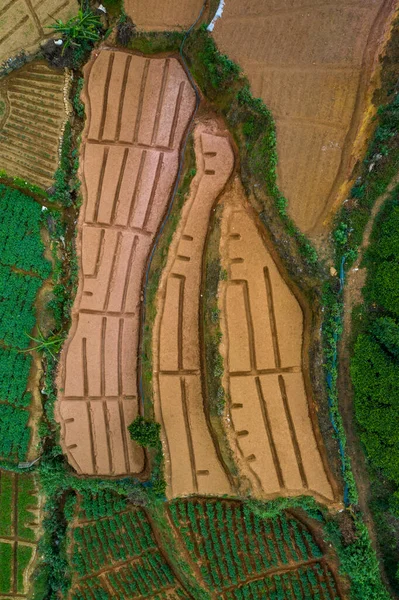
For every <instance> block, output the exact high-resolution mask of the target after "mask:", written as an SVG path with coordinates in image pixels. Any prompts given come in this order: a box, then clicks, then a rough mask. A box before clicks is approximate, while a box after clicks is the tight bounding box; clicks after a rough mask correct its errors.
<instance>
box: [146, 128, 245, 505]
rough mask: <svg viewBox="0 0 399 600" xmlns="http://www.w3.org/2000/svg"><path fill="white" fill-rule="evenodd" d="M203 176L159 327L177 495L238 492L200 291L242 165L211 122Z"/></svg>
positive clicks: (174, 253)
mask: <svg viewBox="0 0 399 600" xmlns="http://www.w3.org/2000/svg"><path fill="white" fill-rule="evenodd" d="M194 142H195V154H196V164H197V174H196V176H195V177H194V179H193V181H192V185H191V189H190V195H189V198H188V200H187V201H186V203H185V205H184V208H183V213H182V218H181V222H180V224H179V227H178V230H177V231H176V233H175V236H174V239H173V242H172V245H171V248H170V250H169V255H168V262H167V265H166V268H165V270H164V274H163V277H162V280H161V283H160V286H159V289H158V310H157V318H156V322H155V325H154V338H153V356H154V383H155V385H154V403H155V413H156V416H157V420H158V421H160V422H161V423H162V435H163V441H164V454H165V458H166V479H167V483H168V489H167V495H168V497H169V498H172V497H176V496H181V495H185V494H191V493H195V492H196V493H200V494H224V493H229V492H230V491H231V488H230V484H229V480H228V477H227V475H226V473H225V471H224V469H223V466H222V464H221V461H220V459H219V456H218V454H217V451H216V448H215V445H214V442H213V439H212V436H211V432H210V429H209V426H208V423H207V419H206V415H205V412H204V398H203V381H202V379H203V373H202V370H201V358H200V343H201V341H200V333H199V327H200V323H199V314H200V289H201V280H202V264H203V252H204V247H205V240H206V236H207V230H208V224H209V219H210V215H211V210H212V208H213V206H214V203H215V201H216V200H217V197H218V195H219V194H220V192H221V191H222V190H223V188H224V186H225V185H226V183H227V181H228V179H229V177H230V174H231V172H232V169H233V165H234V155H233V151H232V148H231V145H230V142H229V140H228V139H227V138H226V137H223V136H222V135H220V132H219V131H218V129H217V126H216V125H215V124H214V123H212V122H208V123H205V124H199V125H197V127H196V129H195V132H194Z"/></svg>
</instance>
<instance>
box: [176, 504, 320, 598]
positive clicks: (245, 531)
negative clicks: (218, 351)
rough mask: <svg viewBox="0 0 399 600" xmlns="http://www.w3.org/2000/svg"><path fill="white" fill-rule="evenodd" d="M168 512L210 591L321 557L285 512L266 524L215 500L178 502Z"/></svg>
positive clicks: (248, 512)
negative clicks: (196, 559)
mask: <svg viewBox="0 0 399 600" xmlns="http://www.w3.org/2000/svg"><path fill="white" fill-rule="evenodd" d="M169 510H170V514H171V516H172V520H173V523H174V526H175V528H176V531H177V532H178V535H179V536H180V537H181V540H182V542H183V543H184V545H185V546H186V548H187V550H188V552H189V553H190V555H193V554H194V555H196V556H197V557H198V558H199V559H200V561H201V566H200V569H201V573H202V576H203V579H204V581H205V583H206V585H208V586H209V587H211V589H213V588H214V587H216V588H217V589H219V590H221V589H223V588H224V587H227V586H237V585H239V584H240V583H241V582H244V581H246V580H247V578H248V577H253V576H254V575H262V574H266V573H267V571H268V570H270V569H271V568H274V567H279V566H281V567H284V565H287V564H288V563H292V562H299V561H305V560H308V559H310V558H321V557H322V555H323V553H322V551H321V550H320V548H319V546H318V544H317V543H316V542H315V540H314V539H313V537H312V535H311V534H310V532H309V531H308V530H307V529H306V527H305V526H304V525H302V523H300V522H299V521H296V520H295V519H294V518H293V517H287V516H286V515H285V514H284V513H282V514H281V515H280V516H278V517H274V518H271V519H267V520H265V519H261V518H260V517H258V516H257V515H255V514H254V513H253V512H252V511H251V510H250V509H249V508H248V507H247V506H246V505H245V504H244V505H242V504H241V503H237V502H235V503H230V502H220V501H213V500H206V501H204V502H202V501H199V500H179V501H175V502H172V503H171V504H170V506H169Z"/></svg>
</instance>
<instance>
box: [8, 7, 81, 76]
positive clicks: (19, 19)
mask: <svg viewBox="0 0 399 600" xmlns="http://www.w3.org/2000/svg"><path fill="white" fill-rule="evenodd" d="M77 12H78V2H77V0H3V1H2V3H1V6H0V65H1V63H2V62H3V61H5V60H7V59H8V58H10V57H13V56H15V55H16V54H18V53H19V52H21V51H22V50H24V51H25V52H32V51H34V50H36V48H37V47H38V46H39V42H40V40H42V39H43V38H44V37H46V36H48V35H49V33H50V30H49V29H47V27H48V25H51V24H52V23H54V19H62V20H63V21H66V20H68V19H69V18H70V17H73V16H74V15H75V14H76V13H77Z"/></svg>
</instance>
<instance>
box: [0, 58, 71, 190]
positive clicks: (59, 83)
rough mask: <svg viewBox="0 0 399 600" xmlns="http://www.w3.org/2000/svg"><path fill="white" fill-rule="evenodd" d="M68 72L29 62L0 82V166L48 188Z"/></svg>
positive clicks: (55, 162)
mask: <svg viewBox="0 0 399 600" xmlns="http://www.w3.org/2000/svg"><path fill="white" fill-rule="evenodd" d="M66 83H67V75H66V74H64V72H63V71H62V70H55V69H50V68H49V67H48V66H47V64H46V63H44V62H37V61H35V62H32V63H30V64H29V65H27V66H25V67H22V68H21V69H19V70H18V71H15V72H14V73H12V74H11V75H9V76H8V77H7V78H5V79H3V80H2V81H1V82H0V98H1V99H2V101H3V106H4V109H3V115H1V114H0V170H4V171H6V173H7V174H8V175H11V176H13V177H19V178H21V179H24V180H29V181H30V182H32V183H34V184H36V185H39V186H41V187H42V188H47V187H48V186H50V185H51V184H52V183H53V179H54V173H55V171H56V169H57V166H58V150H59V144H60V136H61V130H62V127H63V124H64V122H65V119H66V109H65V104H64V86H65V85H66Z"/></svg>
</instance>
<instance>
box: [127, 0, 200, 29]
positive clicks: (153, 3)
mask: <svg viewBox="0 0 399 600" xmlns="http://www.w3.org/2000/svg"><path fill="white" fill-rule="evenodd" d="M203 4H204V2H203V0H166V1H165V0H163V1H162V2H160V1H159V0H125V10H126V13H127V14H128V15H129V17H131V18H132V20H133V22H134V23H135V25H137V27H139V29H143V30H144V31H166V30H170V29H188V27H190V25H192V24H193V23H194V21H195V20H196V18H197V17H198V15H199V13H200V10H201V8H202V5H203Z"/></svg>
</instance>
